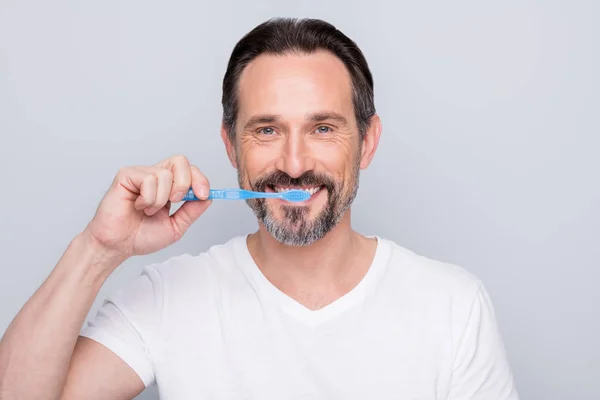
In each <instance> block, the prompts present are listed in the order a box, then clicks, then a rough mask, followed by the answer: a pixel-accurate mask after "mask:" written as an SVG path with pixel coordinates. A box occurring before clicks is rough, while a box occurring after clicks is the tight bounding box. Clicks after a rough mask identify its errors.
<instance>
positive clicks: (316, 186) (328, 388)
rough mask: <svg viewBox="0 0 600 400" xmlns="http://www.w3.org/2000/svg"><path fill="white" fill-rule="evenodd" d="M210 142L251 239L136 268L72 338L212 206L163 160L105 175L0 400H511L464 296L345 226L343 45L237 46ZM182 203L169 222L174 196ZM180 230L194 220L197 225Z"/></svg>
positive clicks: (3, 354)
mask: <svg viewBox="0 0 600 400" xmlns="http://www.w3.org/2000/svg"><path fill="white" fill-rule="evenodd" d="M222 102H223V126H222V130H221V135H222V138H223V141H224V143H225V147H226V151H227V155H228V157H229V159H230V161H231V163H232V165H233V166H234V167H235V168H236V169H237V173H238V179H239V184H240V187H242V188H246V189H252V190H258V191H266V192H273V191H281V190H286V189H289V188H296V189H298V188H300V189H304V190H309V191H310V192H311V194H312V196H311V198H310V199H309V200H308V201H306V202H303V203H298V204H296V203H288V202H285V201H283V200H277V199H269V200H249V201H248V204H249V206H250V208H251V209H252V211H253V212H254V214H255V215H256V217H257V219H258V222H259V228H258V230H257V232H254V233H252V234H249V235H247V236H243V237H236V238H232V239H231V240H230V241H228V242H227V243H224V244H222V245H219V246H214V247H212V248H210V249H208V250H207V251H205V252H202V253H200V254H198V255H182V256H179V257H174V258H171V259H169V260H167V261H166V262H164V263H161V264H157V265H148V266H147V267H146V268H145V269H144V271H143V273H142V274H141V276H140V277H139V278H137V279H136V280H135V281H134V282H132V283H131V284H130V285H128V286H127V287H124V288H123V289H122V290H121V291H120V292H119V293H117V294H115V295H114V296H112V297H111V298H110V299H108V300H107V301H106V302H105V304H104V305H103V307H102V309H101V310H100V311H99V313H98V315H97V317H96V318H95V319H94V320H93V321H92V322H91V323H90V324H89V325H88V326H86V327H84V329H83V331H81V332H80V328H81V326H82V324H83V322H84V320H85V317H86V315H87V313H88V312H89V309H90V307H91V305H92V302H93V300H94V298H95V297H96V295H97V293H98V290H99V289H100V287H101V286H102V284H103V282H104V281H105V280H106V278H107V277H108V276H109V275H110V274H111V273H112V272H113V271H114V270H115V269H116V268H117V267H118V266H119V265H120V264H121V263H122V262H123V261H125V260H126V259H128V258H129V257H131V256H133V255H142V254H148V253H152V252H156V251H158V250H160V249H163V248H165V247H166V246H169V245H170V244H172V243H174V242H175V241H177V240H178V239H180V238H181V237H182V235H183V234H184V233H185V232H186V230H187V229H188V228H189V227H190V225H191V224H192V223H194V222H195V221H196V220H197V219H198V218H199V217H200V216H201V214H202V213H203V212H204V211H205V210H206V209H207V207H209V205H210V204H211V202H210V201H208V200H207V194H208V190H209V182H208V180H207V178H206V177H205V176H204V175H203V174H202V173H201V172H200V170H199V169H198V168H196V167H195V166H191V165H190V164H189V163H188V161H187V159H186V158H185V157H182V156H178V157H173V158H169V159H167V160H164V161H162V162H160V163H158V164H157V165H154V166H151V167H130V168H124V169H122V170H121V171H119V173H118V174H117V176H116V178H115V180H114V183H113V185H112V186H111V187H110V189H109V190H108V192H107V193H106V195H105V197H104V199H103V200H102V202H101V204H100V205H99V207H98V210H97V212H96V214H95V216H94V218H93V219H92V221H91V222H90V223H89V225H88V226H87V227H86V229H85V230H83V232H82V233H81V234H80V235H79V236H77V237H76V238H75V239H74V240H73V241H72V243H71V244H70V246H69V247H68V249H67V250H66V252H65V253H64V255H63V257H62V258H61V260H60V261H59V263H58V264H57V266H56V267H55V269H54V271H53V272H52V274H51V275H50V276H49V277H48V279H47V280H46V282H44V284H43V285H42V286H41V287H40V288H39V290H38V291H37V292H36V293H35V294H34V295H33V296H32V298H31V299H30V300H29V301H28V302H27V304H26V305H25V306H24V307H23V309H22V310H21V312H20V313H19V315H17V317H16V318H15V320H14V321H13V323H12V324H11V326H10V327H9V329H8V330H7V332H6V334H5V336H4V338H3V339H2V342H1V344H0V393H1V394H0V397H1V398H2V399H56V398H61V399H131V398H133V397H134V396H136V395H137V394H138V393H140V392H141V391H142V390H143V389H144V388H145V387H147V386H149V385H151V384H153V383H156V384H157V385H158V389H159V392H160V395H161V398H162V399H168V400H175V399H176V400H184V399H242V398H246V399H261V400H262V399H308V398H315V399H345V400H347V399H378V400H383V399H403V400H404V399H407V400H408V399H411V400H417V399H419V400H425V399H427V400H433V399H447V400H457V399H460V400H467V399H469V400H475V399H477V400H509V399H511V400H514V399H517V398H518V397H517V392H516V390H515V388H514V383H513V377H512V374H511V371H510V368H509V365H508V362H507V358H506V356H505V353H504V349H503V344H502V340H501V338H500V335H499V333H498V328H497V326H496V321H495V318H494V313H493V308H492V305H491V302H490V299H489V297H488V295H487V293H486V291H485V289H484V287H483V285H482V284H481V282H480V281H479V280H478V279H477V278H476V277H474V276H473V275H472V274H470V273H468V272H466V271H465V270H463V269H462V268H460V267H457V266H453V265H448V264H444V263H441V262H437V261H434V260H430V259H427V258H425V257H423V256H419V255H416V254H414V253H412V252H410V251H409V250H407V249H404V248H402V247H400V246H398V245H397V244H395V243H393V242H391V241H389V240H386V239H384V238H381V237H366V236H363V235H361V234H360V233H358V232H356V231H354V230H353V229H352V226H351V217H350V214H351V213H350V206H351V204H352V201H353V199H354V197H355V195H356V192H357V189H358V180H359V170H360V169H364V168H367V167H368V165H369V163H370V162H371V159H372V158H373V156H374V154H375V150H376V148H377V145H378V141H379V137H380V134H381V122H380V120H379V117H378V116H377V114H376V113H375V107H374V101H373V81H372V77H371V73H370V71H369V68H368V66H367V62H366V61H365V59H364V58H363V55H362V53H361V51H360V50H359V49H358V47H357V46H356V45H355V44H354V43H353V42H352V41H351V40H350V39H348V38H347V37H346V36H345V35H343V34H342V33H341V32H340V31H338V30H336V29H335V28H334V27H333V26H331V25H329V24H327V23H325V22H323V21H318V20H288V19H276V20H270V21H267V22H266V23H264V24H261V25H260V26H258V27H256V28H255V29H254V30H253V31H251V32H250V33H249V34H248V35H246V36H245V37H244V38H242V39H241V41H240V42H239V43H238V44H237V45H236V47H235V48H234V50H233V54H232V55H231V59H230V62H229V65H228V68H227V71H226V74H225V77H224V82H223V99H222ZM190 187H191V188H192V189H193V191H194V193H195V194H196V196H198V197H199V198H200V199H201V201H192V202H186V203H185V204H183V205H182V207H181V208H180V209H178V210H177V211H176V212H175V213H174V214H173V215H169V214H170V211H169V210H170V204H171V202H177V201H180V200H181V199H182V197H183V195H184V193H185V192H186V191H187V189H188V188H190ZM199 223H202V222H201V221H200V222H199Z"/></svg>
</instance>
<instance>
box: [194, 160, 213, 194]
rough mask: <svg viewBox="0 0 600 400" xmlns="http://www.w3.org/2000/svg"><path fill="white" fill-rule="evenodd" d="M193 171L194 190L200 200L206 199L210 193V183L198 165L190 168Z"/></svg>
mask: <svg viewBox="0 0 600 400" xmlns="http://www.w3.org/2000/svg"><path fill="white" fill-rule="evenodd" d="M190 171H191V173H192V185H191V187H192V190H193V191H194V194H195V195H196V197H198V198H199V199H200V200H206V199H207V198H208V195H209V194H210V183H209V182H208V179H207V178H206V176H204V174H203V173H202V172H200V170H199V169H198V168H197V167H196V166H192V167H191V168H190Z"/></svg>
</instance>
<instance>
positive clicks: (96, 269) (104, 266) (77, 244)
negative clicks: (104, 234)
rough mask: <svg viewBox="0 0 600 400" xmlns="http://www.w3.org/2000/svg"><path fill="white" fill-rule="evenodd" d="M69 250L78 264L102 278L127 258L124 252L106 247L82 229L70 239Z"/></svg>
mask: <svg viewBox="0 0 600 400" xmlns="http://www.w3.org/2000/svg"><path fill="white" fill-rule="evenodd" d="M69 250H70V251H71V252H72V253H73V254H74V255H76V256H75V257H76V258H77V260H78V262H77V264H78V265H80V266H81V267H82V268H84V269H85V270H86V272H89V273H91V275H92V276H94V277H96V278H100V279H102V280H105V279H106V278H107V277H108V276H109V275H110V274H111V273H112V272H113V271H114V270H115V269H116V268H117V267H118V266H119V265H121V264H122V263H123V262H124V261H125V260H127V258H128V257H127V256H126V255H124V254H121V253H119V252H116V251H114V250H110V249H107V248H106V247H105V246H103V245H102V244H101V243H100V242H98V240H96V239H95V238H94V236H93V235H91V233H90V232H89V231H88V230H84V231H82V232H81V233H80V234H79V235H77V236H76V237H75V238H74V239H73V240H72V241H71V244H70V245H69Z"/></svg>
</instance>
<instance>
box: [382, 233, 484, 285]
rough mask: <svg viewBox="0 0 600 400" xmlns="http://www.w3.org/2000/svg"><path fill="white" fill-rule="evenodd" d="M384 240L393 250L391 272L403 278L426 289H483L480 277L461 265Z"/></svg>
mask: <svg viewBox="0 0 600 400" xmlns="http://www.w3.org/2000/svg"><path fill="white" fill-rule="evenodd" d="M381 240H382V241H383V242H384V243H387V246H388V247H389V248H390V251H389V252H390V257H389V265H388V269H389V270H390V271H389V272H390V273H392V274H401V275H402V277H403V278H404V279H408V280H410V281H411V282H412V283H418V284H419V285H420V286H421V285H422V286H423V288H431V289H433V290H435V289H440V290H442V289H445V290H452V289H471V290H477V289H478V288H479V287H480V286H481V285H482V282H481V280H480V279H479V277H478V276H476V275H475V274H474V273H473V272H471V271H469V270H467V269H466V268H465V267H463V266H461V265H458V264H454V263H451V262H447V261H442V260H438V259H434V258H430V257H428V256H426V255H423V254H418V253H416V252H415V251H413V250H410V249H407V248H406V247H403V246H401V245H399V244H397V243H396V242H393V241H391V240H388V239H381Z"/></svg>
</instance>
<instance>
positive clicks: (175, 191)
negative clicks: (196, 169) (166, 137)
mask: <svg viewBox="0 0 600 400" xmlns="http://www.w3.org/2000/svg"><path fill="white" fill-rule="evenodd" d="M166 164H167V165H165V167H166V168H168V169H170V170H171V172H172V173H173V188H172V190H171V195H170V197H169V199H170V200H171V201H173V202H175V201H180V200H181V199H182V198H183V196H185V194H186V193H187V191H188V190H189V188H190V187H191V185H192V172H191V169H190V163H189V161H188V159H187V158H186V157H184V156H176V157H172V158H170V159H168V162H167V163H166Z"/></svg>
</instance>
